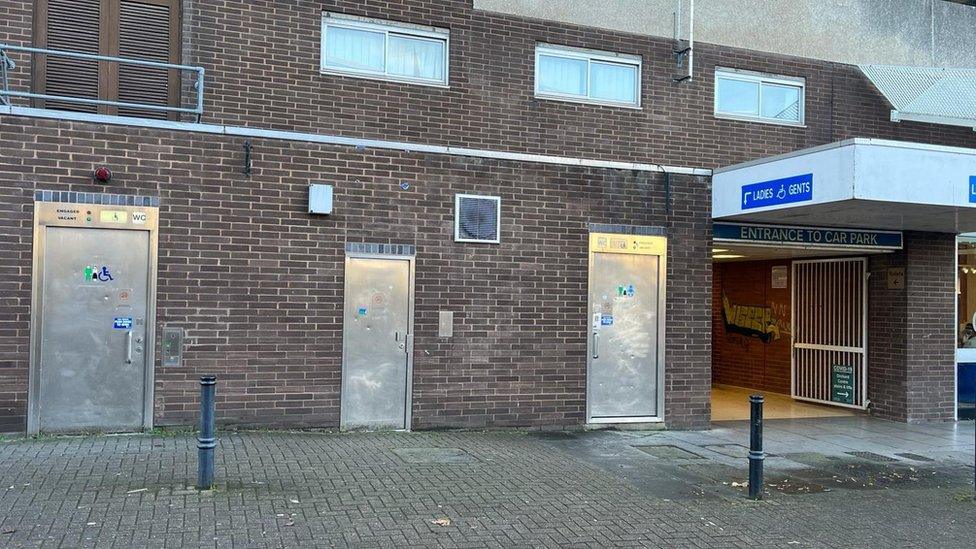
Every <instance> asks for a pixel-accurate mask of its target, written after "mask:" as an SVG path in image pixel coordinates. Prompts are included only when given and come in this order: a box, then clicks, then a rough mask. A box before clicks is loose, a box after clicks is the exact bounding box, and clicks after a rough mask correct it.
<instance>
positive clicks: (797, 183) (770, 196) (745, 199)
mask: <svg viewBox="0 0 976 549" xmlns="http://www.w3.org/2000/svg"><path fill="white" fill-rule="evenodd" d="M807 200H813V174H812V173H808V174H804V175H796V176H793V177H786V178H783V179H774V180H772V181H763V182H762V183H752V184H749V185H743V186H742V209H743V210H748V209H751V208H762V207H765V206H779V205H780V204H790V203H792V202H806V201H807Z"/></svg>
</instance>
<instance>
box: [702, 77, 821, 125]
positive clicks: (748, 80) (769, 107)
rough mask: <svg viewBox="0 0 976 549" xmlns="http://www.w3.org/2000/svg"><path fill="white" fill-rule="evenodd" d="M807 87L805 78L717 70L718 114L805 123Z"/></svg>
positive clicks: (757, 120) (757, 119)
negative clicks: (805, 91) (805, 89)
mask: <svg viewBox="0 0 976 549" xmlns="http://www.w3.org/2000/svg"><path fill="white" fill-rule="evenodd" d="M804 88H805V83H804V80H803V79H802V78H792V77H786V76H767V75H763V74H760V73H754V72H748V71H739V70H733V69H717V70H716V71H715V116H716V117H719V118H734V119H738V120H750V121H755V122H769V123H773V124H788V125H793V126H802V125H803V124H804V96H805V93H804Z"/></svg>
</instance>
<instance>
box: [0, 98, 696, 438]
mask: <svg viewBox="0 0 976 549" xmlns="http://www.w3.org/2000/svg"><path fill="white" fill-rule="evenodd" d="M252 142H253V144H254V172H253V175H252V176H251V177H245V176H243V175H242V173H241V167H242V161H243V151H242V140H240V139H237V138H230V137H224V136H208V135H190V134H185V133H179V132H170V131H155V130H153V131H150V130H139V129H131V128H118V127H104V126H98V125H87V124H79V123H68V122H60V121H45V120H39V119H25V118H16V117H4V118H3V119H2V125H0V149H2V150H4V151H5V154H4V156H3V157H2V158H0V207H2V208H3V213H4V214H5V215H4V216H3V221H2V225H0V228H2V232H3V239H2V243H0V257H2V258H3V259H4V261H3V266H2V267H0V268H2V269H4V271H3V274H4V275H5V276H3V278H2V280H0V284H3V288H2V289H3V290H4V292H3V299H4V308H3V313H2V315H3V316H2V317H0V321H2V323H3V329H2V330H0V352H2V354H0V387H2V393H0V416H2V417H4V418H6V419H5V421H7V422H8V425H9V424H10V423H13V422H17V423H22V421H23V414H24V409H25V392H26V387H27V386H26V377H27V361H28V320H29V304H30V261H29V260H30V256H31V226H32V225H31V223H32V221H31V219H32V209H33V208H32V193H33V190H34V189H35V188H37V189H50V190H75V191H88V192H91V191H102V192H118V193H130V194H150V195H157V194H158V195H159V196H160V197H161V201H162V208H161V212H160V218H161V222H160V255H159V288H158V315H159V318H158V321H159V326H160V327H162V326H181V327H183V328H185V329H186V334H187V336H186V337H187V339H186V341H187V348H186V354H185V358H186V366H185V367H182V368H163V367H161V366H158V365H157V368H156V380H157V381H156V402H155V407H156V414H157V418H158V420H159V421H160V422H162V423H188V422H190V421H192V419H193V418H194V416H195V415H196V411H195V410H196V404H195V403H196V393H197V385H196V382H195V380H196V379H197V376H198V375H199V374H202V373H216V374H217V375H218V376H219V378H220V388H219V391H218V394H219V399H218V408H219V410H220V417H221V419H222V420H223V421H226V422H233V423H244V424H248V423H260V424H266V425H317V426H323V425H326V426H329V425H336V424H337V421H338V397H339V379H340V360H341V310H342V287H343V272H342V270H343V258H344V252H343V249H344V244H345V243H346V242H390V243H406V244H415V245H416V246H417V266H416V316H415V323H416V325H415V330H416V343H415V349H416V355H415V356H416V358H415V365H414V397H415V398H414V426H415V427H433V426H441V427H442V426H466V427H481V426H489V425H491V426H512V425H575V424H580V423H582V422H583V421H584V420H585V418H584V412H585V396H584V395H585V393H584V387H585V371H586V358H585V343H586V339H585V330H586V294H587V287H586V285H587V281H586V264H587V253H586V246H587V237H586V235H587V229H586V227H587V223H590V222H600V223H623V224H636V225H654V226H663V227H665V228H666V229H667V230H668V233H669V235H670V256H669V263H668V272H669V274H668V276H669V278H670V279H671V280H673V281H675V283H674V284H672V285H671V287H670V288H669V290H668V308H667V314H668V335H669V338H668V346H667V360H668V363H667V379H666V390H667V395H668V396H667V410H666V415H667V421H668V424H669V426H672V427H700V426H703V425H705V424H706V423H707V419H708V381H709V360H710V341H709V340H708V338H707V337H706V336H705V334H706V333H707V332H706V330H707V327H708V314H709V313H708V312H709V309H708V307H709V298H708V290H707V289H708V287H709V285H710V269H709V261H708V258H709V249H710V233H711V229H710V220H709V217H710V216H709V205H710V193H709V187H708V181H707V180H706V179H702V178H693V177H680V176H678V177H675V178H673V181H672V193H671V194H672V200H673V204H672V208H671V211H670V212H667V211H665V208H664V206H663V198H664V185H663V181H662V180H663V178H662V177H660V176H659V175H654V174H645V173H637V172H623V171H614V170H601V169H583V168H573V167H559V166H547V165H541V164H524V163H514V162H501V161H494V160H477V159H470V158H460V157H449V156H444V155H423V154H407V153H398V152H389V151H364V152H360V151H356V150H355V149H353V148H348V147H346V148H339V147H329V146H322V145H315V144H308V143H297V142H283V141H271V140H258V139H255V140H252ZM103 163H104V164H106V165H109V166H111V167H112V169H113V171H114V172H115V174H116V177H115V178H114V179H113V181H112V184H110V185H108V186H104V187H103V186H99V185H92V184H91V183H90V179H89V177H90V175H89V174H90V170H91V167H92V166H93V165H96V164H103ZM316 180H327V181H330V182H332V183H334V184H335V185H336V191H335V192H336V194H335V201H336V213H335V214H334V215H332V216H329V217H327V218H323V217H310V216H309V215H308V214H307V213H305V209H306V193H307V190H306V187H307V185H308V183H309V182H310V181H316ZM403 180H406V181H409V182H410V183H411V187H410V189H409V190H407V191H403V190H401V189H400V187H399V183H400V182H401V181H403ZM463 192H467V193H472V192H476V193H481V194H497V195H499V196H501V197H502V201H503V202H502V204H503V206H502V217H503V224H502V233H501V236H502V244H501V245H476V244H460V243H455V242H454V241H453V197H454V194H455V193H463ZM441 309H447V310H454V311H455V312H456V317H455V319H456V327H455V336H454V337H453V338H452V339H440V338H437V337H436V330H437V312H438V310H441Z"/></svg>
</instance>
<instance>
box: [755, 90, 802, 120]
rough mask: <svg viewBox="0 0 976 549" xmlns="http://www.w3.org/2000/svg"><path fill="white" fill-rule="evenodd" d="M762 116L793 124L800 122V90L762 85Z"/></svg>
mask: <svg viewBox="0 0 976 549" xmlns="http://www.w3.org/2000/svg"><path fill="white" fill-rule="evenodd" d="M762 115H763V117H764V118H776V119H778V120H791V121H793V122H796V121H798V120H800V88H797V87H794V86H779V85H775V84H763V85H762Z"/></svg>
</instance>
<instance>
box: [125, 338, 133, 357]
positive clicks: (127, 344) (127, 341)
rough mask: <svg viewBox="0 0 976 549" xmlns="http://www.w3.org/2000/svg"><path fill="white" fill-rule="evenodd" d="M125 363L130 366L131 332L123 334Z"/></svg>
mask: <svg viewBox="0 0 976 549" xmlns="http://www.w3.org/2000/svg"><path fill="white" fill-rule="evenodd" d="M125 363H126V364H132V330H129V331H128V332H126V333H125Z"/></svg>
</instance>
